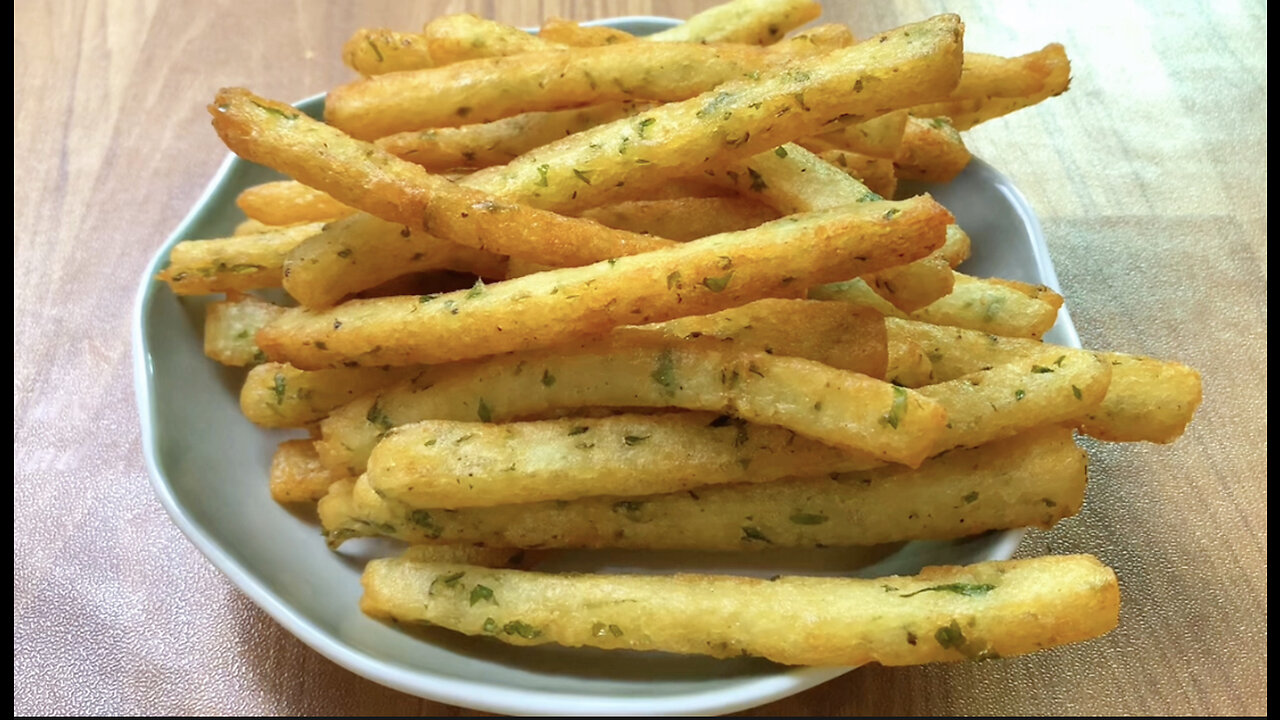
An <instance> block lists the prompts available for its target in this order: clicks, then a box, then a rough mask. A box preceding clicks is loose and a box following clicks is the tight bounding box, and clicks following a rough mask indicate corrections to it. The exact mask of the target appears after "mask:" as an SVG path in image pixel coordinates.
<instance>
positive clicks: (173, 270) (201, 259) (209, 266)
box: [157, 223, 324, 295]
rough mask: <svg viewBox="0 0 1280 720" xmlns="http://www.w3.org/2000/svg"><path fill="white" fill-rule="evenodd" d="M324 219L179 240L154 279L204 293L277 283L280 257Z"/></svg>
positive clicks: (181, 292) (174, 287) (180, 291)
mask: <svg viewBox="0 0 1280 720" xmlns="http://www.w3.org/2000/svg"><path fill="white" fill-rule="evenodd" d="M323 227H324V225H323V223H308V224H306V225H291V226H289V227H283V228H269V229H266V230H263V231H262V232H257V233H252V234H247V235H233V236H232V237H229V238H219V239H214V240H184V241H182V242H180V243H178V244H177V245H174V246H173V249H172V250H170V251H169V266H168V267H166V268H165V269H164V270H163V271H161V272H160V274H159V275H157V279H159V280H163V281H164V282H167V283H169V289H171V290H173V292H174V293H176V294H178V295H208V294H210V293H216V292H229V291H234V292H244V291H246V290H260V289H262V288H276V287H280V284H281V282H282V276H283V272H284V264H285V259H286V258H287V257H288V255H289V253H290V252H291V251H293V249H294V248H296V247H298V246H299V245H301V244H302V243H303V242H304V241H305V240H307V238H310V237H312V236H314V235H316V234H318V233H319V232H320V230H321V228H323Z"/></svg>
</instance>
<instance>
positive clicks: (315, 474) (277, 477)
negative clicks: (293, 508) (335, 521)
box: [268, 440, 333, 503]
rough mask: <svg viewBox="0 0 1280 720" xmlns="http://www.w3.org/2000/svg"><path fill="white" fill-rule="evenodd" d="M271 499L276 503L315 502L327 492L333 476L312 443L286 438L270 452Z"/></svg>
mask: <svg viewBox="0 0 1280 720" xmlns="http://www.w3.org/2000/svg"><path fill="white" fill-rule="evenodd" d="M268 477H269V482H270V487H271V499H272V500H275V501H276V502H278V503H302V502H316V501H317V500H319V499H320V498H322V497H324V496H325V495H326V494H328V492H329V486H330V485H332V484H333V478H331V477H330V476H329V473H328V471H326V470H325V468H324V466H323V465H321V464H320V456H318V455H316V447H315V443H313V442H311V441H310V440H286V441H284V442H282V443H280V446H279V447H278V448H276V452H275V455H272V456H271V472H270V474H269V476H268Z"/></svg>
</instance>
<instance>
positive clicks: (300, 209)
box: [236, 180, 355, 225]
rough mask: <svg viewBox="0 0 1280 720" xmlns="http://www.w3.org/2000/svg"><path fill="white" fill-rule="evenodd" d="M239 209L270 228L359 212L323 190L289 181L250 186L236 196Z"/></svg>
mask: <svg viewBox="0 0 1280 720" xmlns="http://www.w3.org/2000/svg"><path fill="white" fill-rule="evenodd" d="M236 206H237V207H239V208H240V210H241V211H242V212H243V213H244V214H245V215H248V216H249V218H250V219H252V220H261V221H262V222H264V223H266V224H267V225H296V224H298V223H310V222H323V221H328V220H336V219H338V218H340V217H346V216H347V215H350V214H351V213H353V212H355V210H354V209H352V208H350V207H347V206H346V205H343V204H342V203H341V202H338V201H337V200H334V199H333V198H332V197H330V196H329V195H328V194H327V193H325V192H323V191H321V190H316V189H315V188H311V187H307V186H306V185H303V184H302V183H298V182H290V181H288V180H278V181H274V182H267V183H262V184H261V185H254V186H252V187H247V188H245V189H244V190H241V191H240V194H239V195H238V196H237V197H236Z"/></svg>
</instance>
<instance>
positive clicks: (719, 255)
mask: <svg viewBox="0 0 1280 720" xmlns="http://www.w3.org/2000/svg"><path fill="white" fill-rule="evenodd" d="M894 211H897V212H896V214H895V212H894ZM951 219H952V218H951V215H950V213H948V212H947V211H946V210H945V209H943V208H942V206H940V205H938V204H937V203H936V202H934V201H933V200H932V199H931V198H929V197H928V196H920V197H917V198H912V199H911V200H905V201H901V202H897V203H884V204H880V205H877V206H875V207H868V206H867V205H866V204H860V205H853V206H848V207H845V208H840V209H837V210H831V211H827V212H821V213H809V214H805V215H793V216H790V217H786V218H783V219H781V220H776V221H774V222H771V223H766V224H764V225H761V226H759V227H757V228H755V229H752V230H745V231H742V232H737V233H726V234H722V235H713V236H711V237H707V238H702V239H700V240H695V241H692V242H689V243H686V244H683V245H676V246H674V247H669V248H665V249H662V250H655V251H653V252H651V253H647V254H645V255H639V256H630V257H623V258H618V259H617V260H616V261H606V262H601V263H596V264H594V265H589V266H586V267H581V268H563V269H558V270H554V271H549V272H543V273H537V274H534V275H527V276H525V277H521V278H516V279H514V280H507V281H505V282H501V283H498V284H495V285H490V286H487V287H485V286H480V285H477V287H475V288H473V289H472V290H467V291H458V292H454V293H446V294H444V295H441V296H439V297H430V296H424V297H422V298H419V297H398V298H376V299H370V300H353V301H350V302H347V303H344V304H342V305H340V306H338V307H336V308H333V309H330V310H325V311H318V310H311V309H308V308H301V307H299V308H290V309H289V310H288V311H287V312H286V313H285V314H284V315H283V316H282V317H281V318H279V319H278V320H277V321H275V322H273V323H272V324H270V325H268V326H267V327H265V328H263V329H262V330H261V331H260V332H259V333H258V337H257V341H258V345H259V346H260V347H262V348H263V349H264V350H266V351H267V354H268V356H270V357H271V359H273V360H282V361H287V362H290V363H292V364H293V365H296V366H298V367H300V368H303V369H318V368H323V367H337V366H341V365H343V364H344V363H356V364H359V365H416V364H437V363H444V362H452V361H456V360H465V359H468V358H476V357H483V356H485V355H495V354H498V353H504V352H512V351H516V350H529V349H535V348H540V347H550V346H552V345H556V344H560V343H565V342H573V341H576V340H580V339H582V338H590V337H600V336H603V335H605V334H606V333H608V332H609V331H610V330H612V329H613V328H614V327H617V326H619V325H631V324H642V323H648V322H659V321H662V320H668V319H671V318H675V317H681V316H684V315H697V314H705V313H710V312H715V311H717V310H722V309H725V308H729V307H734V306H736V305H741V304H743V303H746V302H749V301H751V300H756V299H761V298H765V297H778V296H784V297H785V296H794V295H796V294H799V293H800V292H803V289H804V288H805V287H807V286H809V285H813V284H820V283H823V282H829V281H831V280H836V279H839V278H841V277H849V276H852V275H860V274H864V273H867V272H872V271H875V270H879V269H882V268H884V267H889V266H892V265H897V264H901V263H903V262H909V261H911V260H914V259H916V258H919V257H921V256H923V255H927V254H928V253H930V252H932V251H933V250H934V249H936V248H938V247H939V246H941V245H942V244H943V242H944V236H945V232H946V231H945V226H946V224H947V223H949V222H950V221H951Z"/></svg>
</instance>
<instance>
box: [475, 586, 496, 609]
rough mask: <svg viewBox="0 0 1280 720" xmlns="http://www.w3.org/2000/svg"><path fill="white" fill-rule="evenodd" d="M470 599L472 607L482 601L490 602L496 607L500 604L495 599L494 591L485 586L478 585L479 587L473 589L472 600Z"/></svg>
mask: <svg viewBox="0 0 1280 720" xmlns="http://www.w3.org/2000/svg"><path fill="white" fill-rule="evenodd" d="M470 599H471V604H472V605H475V604H476V603H478V602H480V601H481V600H488V601H489V602H491V603H493V604H494V605H497V604H498V601H497V600H494V599H493V591H492V590H490V589H489V588H488V587H486V586H484V585H477V586H475V587H473V588H471V598H470Z"/></svg>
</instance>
